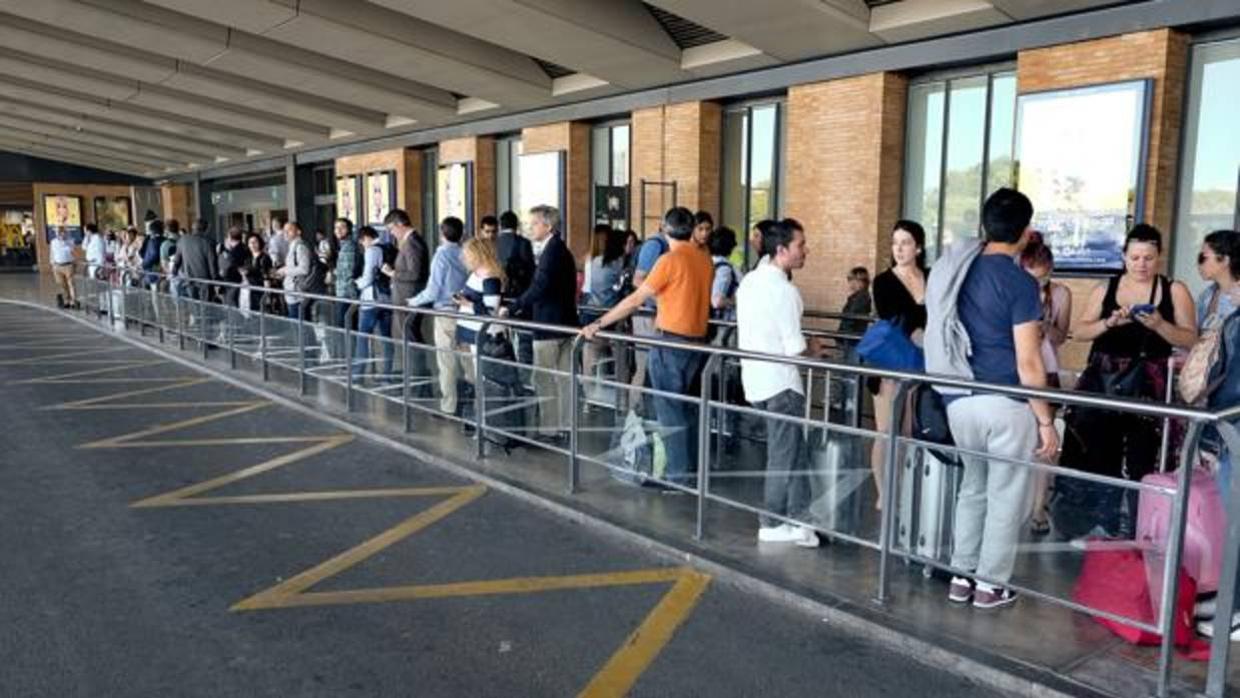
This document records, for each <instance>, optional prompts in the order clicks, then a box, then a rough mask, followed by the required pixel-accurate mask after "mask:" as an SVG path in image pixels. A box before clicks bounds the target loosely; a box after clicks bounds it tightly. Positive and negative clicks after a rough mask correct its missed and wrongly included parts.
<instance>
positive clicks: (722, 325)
mask: <svg viewBox="0 0 1240 698" xmlns="http://www.w3.org/2000/svg"><path fill="white" fill-rule="evenodd" d="M577 310H578V311H580V312H583V313H589V314H592V315H596V316H598V317H602V316H603V315H605V314H606V313H607V311H609V310H611V308H604V307H601V306H594V305H578V306H577ZM633 314H634V315H641V316H642V317H654V315H655V311H653V310H651V309H650V308H645V307H642V308H638V309H637V310H635V311H633ZM806 316H807V317H816V316H809V315H808V314H807V315H806ZM848 319H853V320H862V319H867V320H871V321H872V320H873V318H869V317H868V316H864V315H861V316H849V318H848ZM706 323H707V326H709V327H715V328H719V329H723V330H735V329H736V327H737V322H736V320H724V319H722V318H707V320H706ZM801 333H802V334H804V335H807V336H810V337H826V338H827V339H836V340H843V341H849V342H857V341H860V340H861V337H862V335H859V334H857V333H855V332H842V331H840V330H816V329H812V328H808V329H807V328H802V332H801Z"/></svg>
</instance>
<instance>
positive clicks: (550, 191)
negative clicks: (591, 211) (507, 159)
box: [517, 150, 565, 233]
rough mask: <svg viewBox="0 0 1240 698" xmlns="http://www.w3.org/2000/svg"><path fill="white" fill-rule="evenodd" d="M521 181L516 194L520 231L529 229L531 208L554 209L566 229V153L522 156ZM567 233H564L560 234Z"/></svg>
mask: <svg viewBox="0 0 1240 698" xmlns="http://www.w3.org/2000/svg"><path fill="white" fill-rule="evenodd" d="M520 167H521V180H520V185H519V189H518V191H517V216H519V217H520V219H521V229H522V230H529V217H530V209H531V208H533V207H534V206H555V207H556V208H558V209H559V210H560V220H561V223H560V227H561V228H563V227H564V223H563V220H564V151H562V150H561V151H553V152H550V153H534V154H532V155H522V156H521V162H520ZM560 232H561V233H564V232H565V231H564V230H561V231H560Z"/></svg>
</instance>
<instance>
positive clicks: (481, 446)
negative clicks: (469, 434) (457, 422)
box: [473, 320, 491, 458]
mask: <svg viewBox="0 0 1240 698" xmlns="http://www.w3.org/2000/svg"><path fill="white" fill-rule="evenodd" d="M490 326H491V323H490V321H487V320H483V321H482V326H481V327H479V328H478V333H477V334H475V335H474V356H473V360H474V439H475V440H476V441H477V444H478V451H477V453H478V458H482V457H483V456H485V455H486V453H485V451H486V436H485V434H484V433H483V431H484V430H485V429H486V425H487V420H486V416H487V415H486V410H487V384H486V380H484V379H483V377H482V351H481V350H480V349H479V348H478V343H479V342H480V341H481V340H482V337H483V333H485V332H486V331H487V328H488V327H490Z"/></svg>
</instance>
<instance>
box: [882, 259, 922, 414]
mask: <svg viewBox="0 0 1240 698" xmlns="http://www.w3.org/2000/svg"><path fill="white" fill-rule="evenodd" d="M921 273H922V275H923V276H924V277H927V278H928V277H929V276H930V272H928V271H926V270H925V269H923V270H922V271H921ZM874 313H875V314H876V315H878V319H879V320H890V321H892V322H895V323H896V324H898V325H899V326H900V329H901V330H904V334H906V335H908V336H909V337H912V336H913V333H914V332H916V331H917V330H925V329H926V305H925V303H918V302H917V301H916V300H915V299H914V298H913V294H911V293H909V292H908V289H907V288H905V286H904V283H903V282H902V281H900V277H898V276H896V271H895V269H894V268H891V269H888V270H887V271H885V272H883V273H881V274H879V275H878V276H876V277H874ZM866 386H867V387H868V388H869V389H870V392H871V393H874V394H878V388H879V381H878V379H877V378H870V379H867V380H866Z"/></svg>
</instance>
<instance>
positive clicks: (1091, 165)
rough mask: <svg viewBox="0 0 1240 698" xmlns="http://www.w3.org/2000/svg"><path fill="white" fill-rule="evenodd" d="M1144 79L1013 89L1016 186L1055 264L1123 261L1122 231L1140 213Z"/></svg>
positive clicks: (1119, 264) (1118, 265) (1106, 266)
mask: <svg viewBox="0 0 1240 698" xmlns="http://www.w3.org/2000/svg"><path fill="white" fill-rule="evenodd" d="M1148 93H1149V84H1148V82H1147V81H1144V80H1139V81H1132V82H1123V83H1115V84H1111V85H1101V86H1097V87H1088V88H1081V89H1072V90H1055V91H1051V92H1041V93H1034V94H1026V95H1021V96H1020V97H1019V99H1018V102H1017V117H1016V118H1017V124H1016V152H1017V167H1016V172H1017V186H1018V187H1019V189H1020V190H1021V191H1022V192H1024V193H1025V195H1027V196H1028V197H1029V198H1030V199H1031V200H1032V201H1033V206H1034V219H1033V225H1034V228H1035V229H1037V230H1040V231H1042V232H1043V234H1044V235H1045V236H1046V242H1047V244H1049V245H1050V246H1051V249H1052V251H1053V252H1054V253H1055V268H1056V270H1057V271H1069V272H1072V271H1077V272H1111V271H1117V270H1120V269H1122V268H1123V246H1124V236H1125V235H1126V234H1127V232H1128V230H1129V229H1130V228H1131V227H1132V226H1133V224H1135V223H1137V222H1140V221H1141V219H1142V215H1143V206H1142V199H1143V195H1144V187H1143V186H1142V182H1143V180H1144V177H1143V176H1142V173H1143V170H1144V166H1145V144H1146V131H1147V128H1146V112H1147V109H1146V104H1147V98H1148Z"/></svg>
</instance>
